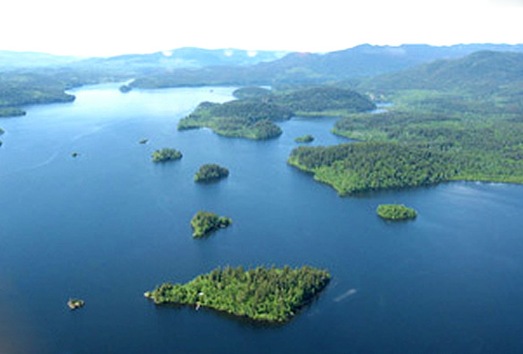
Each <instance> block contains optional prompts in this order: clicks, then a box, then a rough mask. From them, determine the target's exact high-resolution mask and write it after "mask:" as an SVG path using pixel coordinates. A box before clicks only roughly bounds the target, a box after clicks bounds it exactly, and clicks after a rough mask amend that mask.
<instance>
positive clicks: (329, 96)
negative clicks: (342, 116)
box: [274, 86, 376, 115]
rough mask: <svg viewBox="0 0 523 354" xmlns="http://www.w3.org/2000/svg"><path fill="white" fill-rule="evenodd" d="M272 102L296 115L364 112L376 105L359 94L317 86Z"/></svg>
mask: <svg viewBox="0 0 523 354" xmlns="http://www.w3.org/2000/svg"><path fill="white" fill-rule="evenodd" d="M274 101H275V102H277V103H279V104H281V105H284V106H285V107H287V108H288V109H290V110H292V111H294V112H296V114H298V115H321V114H322V113H327V114H328V113H329V112H336V113H340V111H341V112H343V113H353V112H365V111H370V110H373V109H375V108H376V105H375V104H374V103H373V102H372V101H371V100H370V99H368V98H367V97H365V96H363V95H361V94H360V93H358V92H356V91H353V90H348V89H343V88H339V87H334V86H318V87H312V88H307V89H301V90H295V91H291V92H288V93H284V94H280V95H276V96H274Z"/></svg>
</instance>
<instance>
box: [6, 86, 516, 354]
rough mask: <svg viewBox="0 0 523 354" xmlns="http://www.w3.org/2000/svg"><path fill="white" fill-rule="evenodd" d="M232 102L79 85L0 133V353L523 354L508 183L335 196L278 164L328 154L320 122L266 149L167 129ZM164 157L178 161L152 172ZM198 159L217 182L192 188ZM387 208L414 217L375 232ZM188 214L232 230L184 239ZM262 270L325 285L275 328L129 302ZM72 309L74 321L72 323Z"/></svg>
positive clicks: (331, 140)
mask: <svg viewBox="0 0 523 354" xmlns="http://www.w3.org/2000/svg"><path fill="white" fill-rule="evenodd" d="M231 92H232V88H214V89H212V90H211V89H209V88H196V89H169V90H161V91H142V92H140V91H133V92H130V93H128V94H121V93H120V92H119V91H118V90H117V85H107V86H95V87H87V88H84V89H80V90H78V91H76V92H75V94H76V95H77V100H76V101H75V102H74V103H71V104H60V105H49V106H39V107H32V108H30V109H29V110H28V115H27V116H25V117H21V118H12V119H5V120H1V121H0V126H1V127H2V128H4V129H5V130H6V134H4V135H3V136H2V140H3V142H4V145H3V146H2V147H1V148H0V196H1V198H0V211H1V212H0V353H7V354H11V353H44V354H47V353H126V354H127V353H317V352H325V353H521V352H523V300H522V295H523V257H522V256H521V255H522V254H523V233H522V230H523V218H521V215H522V210H523V187H521V186H514V185H503V184H476V183H451V184H445V185H440V186H438V187H434V188H424V189H415V190H407V191H395V192H386V193H378V194H373V195H368V196H365V197H359V198H340V197H338V196H337V195H336V193H335V192H334V191H333V190H332V189H331V188H329V187H328V186H325V185H322V184H319V183H317V182H314V181H313V179H312V178H311V177H310V176H309V175H307V174H304V173H301V172H299V171H297V170H295V169H293V168H291V167H289V166H287V165H286V159H287V157H288V154H289V152H290V150H291V149H292V148H294V147H295V146H296V143H294V138H295V137H297V136H301V135H304V134H312V135H314V136H315V137H316V140H315V141H314V143H313V144H316V145H324V144H325V145H329V144H335V143H339V142H341V141H343V140H341V138H337V137H335V136H334V135H332V134H331V133H330V132H329V130H330V129H331V127H332V124H333V122H334V121H333V120H330V119H327V120H321V119H293V120H291V121H289V122H285V123H282V124H281V126H282V128H283V129H284V132H285V133H284V134H283V135H282V136H281V137H280V138H279V139H276V140H272V141H267V142H254V141H247V140H241V139H227V138H222V137H219V136H217V135H215V134H213V133H212V132H210V131H209V130H205V129H203V130H194V131H185V132H177V131H176V122H177V120H178V119H180V118H181V117H183V116H184V115H186V114H187V113H189V112H190V111H191V110H192V109H193V108H194V107H195V106H196V105H197V104H198V103H199V102H201V101H204V100H211V101H216V102H222V101H226V100H229V99H231ZM143 138H147V139H149V142H148V144H145V145H141V144H139V143H138V142H139V140H141V139H143ZM162 147H174V148H176V149H179V150H181V151H182V152H183V154H184V157H183V159H182V160H181V161H178V162H174V163H171V164H165V165H156V164H153V163H152V162H151V161H150V154H151V153H152V152H153V151H154V150H155V149H157V148H162ZM72 152H78V153H79V156H78V157H77V158H73V157H71V153H72ZM207 162H216V163H219V164H223V165H224V166H226V167H228V168H229V169H230V171H231V174H230V176H229V178H228V179H226V180H224V181H222V182H220V183H218V184H212V185H197V184H195V183H194V182H193V180H192V177H193V175H194V172H195V171H196V170H197V168H198V167H199V166H200V165H201V164H203V163H207ZM389 202H401V203H405V204H407V205H410V206H412V207H414V208H416V209H417V210H418V212H419V217H418V218H417V219H416V220H415V221H413V222H407V223H400V224H391V223H387V222H384V221H382V220H380V219H379V218H378V217H377V216H376V215H375V208H376V206H377V205H378V204H380V203H389ZM200 209H206V210H210V211H214V212H217V213H219V214H223V215H227V216H230V217H231V218H232V219H233V221H234V224H233V226H232V227H230V228H228V229H226V230H221V231H220V232H219V233H217V234H215V235H214V236H212V237H211V238H209V239H206V240H193V239H192V237H191V229H190V226H189V220H190V218H191V217H192V215H193V214H194V213H196V212H197V211H198V210H200ZM272 264H274V265H277V266H281V265H284V264H290V265H292V266H301V265H303V264H309V265H312V266H316V267H324V268H327V269H329V270H330V272H331V274H332V275H333V280H332V282H331V284H330V285H329V286H328V288H327V289H326V291H325V292H324V293H323V294H322V296H321V297H320V298H319V299H318V300H317V301H315V302H314V303H313V304H311V305H310V306H309V307H308V308H306V309H305V310H304V311H302V312H301V313H299V314H298V315H297V316H296V318H294V319H293V320H292V321H291V322H290V323H288V324H286V325H284V326H278V327H271V326H260V325H254V324H252V323H248V322H244V321H239V320H236V319H231V318H229V317H227V316H224V315H220V314H216V313H214V312H212V311H209V310H200V311H195V310H194V309H190V308H182V309H175V308H165V307H161V308H157V307H155V306H154V305H153V304H151V303H150V302H148V301H147V300H146V299H145V298H144V297H143V292H144V291H146V290H149V289H152V288H153V287H154V286H156V285H157V284H159V283H161V282H164V281H167V280H169V281H174V282H185V281H188V280H190V279H192V278H193V277H195V276H196V275H198V274H200V273H203V272H208V271H210V270H211V269H213V268H215V267H217V266H223V265H233V266H235V265H243V266H246V267H248V266H257V265H272ZM69 297H80V298H82V299H84V300H85V301H86V306H85V308H83V309H82V310H79V311H75V312H71V311H69V310H68V308H67V307H66V301H67V299H68V298H69Z"/></svg>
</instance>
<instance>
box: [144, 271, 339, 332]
mask: <svg viewBox="0 0 523 354" xmlns="http://www.w3.org/2000/svg"><path fill="white" fill-rule="evenodd" d="M329 280H330V274H329V273H328V272H327V271H325V270H320V269H316V268H312V267H309V266H303V267H301V268H296V269H292V268H290V267H288V266H285V267H283V268H275V267H272V268H264V267H257V268H254V269H250V270H244V269H243V268H242V267H241V266H240V267H237V268H232V267H225V268H217V269H214V270H213V271H211V272H210V273H207V274H203V275H200V276H198V277H196V278H195V279H194V280H192V281H190V282H188V283H186V284H170V283H164V284H162V285H160V286H158V287H157V288H156V289H155V290H153V291H151V292H147V293H146V296H147V297H149V298H151V299H153V300H154V302H155V303H156V304H167V303H175V304H180V305H196V306H197V307H200V306H203V307H209V308H212V309H215V310H218V311H223V312H227V313H230V314H233V315H236V316H242V317H248V318H250V319H253V320H256V321H265V322H285V321H288V320H290V319H291V318H292V317H293V316H294V315H295V313H296V311H298V310H299V309H300V308H302V307H303V306H305V305H306V304H308V303H309V302H310V301H311V300H312V299H313V298H314V297H315V296H317V294H319V293H320V292H321V291H322V290H323V289H324V288H325V286H327V284H328V283H329Z"/></svg>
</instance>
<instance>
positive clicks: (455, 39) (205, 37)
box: [0, 0, 523, 56]
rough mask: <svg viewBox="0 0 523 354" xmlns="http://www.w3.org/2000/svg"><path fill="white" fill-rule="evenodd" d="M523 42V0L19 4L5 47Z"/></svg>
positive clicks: (67, 0) (316, 48)
mask: <svg viewBox="0 0 523 354" xmlns="http://www.w3.org/2000/svg"><path fill="white" fill-rule="evenodd" d="M486 42H491V43H511V44H514V43H523V0H424V1H423V0H395V1H390V0H361V1H352V0H321V1H297V0H256V1H254V0H251V1H249V0H182V1H176V0H147V1H145V0H13V1H2V2H1V4H0V49H4V50H18V51H40V52H47V53H53V54H66V55H83V56H88V55H97V56H109V55H116V54H123V53H147V52H155V51H161V50H168V49H175V48H179V47H184V46H196V47H203V48H241V49H249V50H260V49H269V50H292V51H313V52H326V51H333V50H339V49H345V48H350V47H353V46H355V45H358V44H362V43H370V44H380V45H385V44H388V45H399V44H403V43H429V44H434V45H449V44H457V43H486Z"/></svg>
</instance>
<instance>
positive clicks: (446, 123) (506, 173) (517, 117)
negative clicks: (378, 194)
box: [288, 53, 523, 195]
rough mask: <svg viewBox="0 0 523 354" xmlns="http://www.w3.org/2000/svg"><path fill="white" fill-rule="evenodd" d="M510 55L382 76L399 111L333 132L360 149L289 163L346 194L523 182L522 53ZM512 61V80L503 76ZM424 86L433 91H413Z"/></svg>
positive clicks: (302, 152)
mask: <svg viewBox="0 0 523 354" xmlns="http://www.w3.org/2000/svg"><path fill="white" fill-rule="evenodd" d="M507 57H508V58H505V56H504V55H503V54H498V53H495V54H491V53H479V54H474V55H471V56H469V57H466V58H464V59H459V60H455V61H444V62H440V63H437V70H436V69H433V66H434V65H436V64H428V65H427V66H425V67H423V68H421V69H420V68H418V69H412V70H410V71H406V72H404V73H403V76H402V73H397V74H393V75H387V76H384V77H378V78H376V79H374V80H376V82H377V83H379V85H378V84H375V87H374V88H375V89H377V87H379V90H380V91H376V92H374V94H375V96H378V95H379V96H381V97H387V98H388V99H389V100H391V101H392V102H393V103H394V104H393V106H391V107H388V108H387V110H386V111H385V112H382V113H379V114H371V113H357V114H348V115H345V116H343V118H341V119H340V120H339V121H338V122H337V123H336V124H335V126H334V128H333V132H334V133H335V134H338V135H342V136H345V137H347V138H350V139H355V140H357V142H356V143H352V144H342V145H338V146H332V147H299V148H297V149H295V150H293V151H292V152H291V155H290V157H289V160H288V161H289V163H290V164H291V165H293V166H296V167H298V168H300V169H302V170H305V171H308V172H311V173H313V174H314V178H315V179H316V180H318V181H321V182H324V183H327V184H329V185H331V186H333V187H334V188H335V189H336V190H337V191H338V192H339V193H340V194H342V195H347V194H355V193H361V192H368V191H373V190H381V189H390V188H405V187H416V186H420V185H431V184H436V183H440V182H445V181H452V180H473V181H491V182H509V183H523V162H522V161H523V160H522V159H521V158H522V157H523V125H522V123H523V118H522V117H523V107H522V106H521V104H520V103H519V102H521V101H522V98H523V91H522V90H521V88H520V87H523V86H519V85H515V84H514V83H517V82H520V83H523V55H521V54H514V53H508V54H507ZM514 57H516V58H519V61H517V60H514ZM475 63H476V65H474V64H475ZM506 63H511V65H512V67H511V68H510V69H509V71H510V72H511V73H512V74H513V75H512V76H510V75H501V74H498V73H499V72H500V70H501V69H500V68H502V67H503V65H504V64H506ZM463 66H465V67H469V66H470V67H477V66H481V68H482V70H480V71H473V72H470V70H468V71H467V70H464V69H463V70H461V69H460V70H458V69H456V68H461V67H463ZM489 68H490V69H489ZM431 69H433V70H434V71H432V70H431ZM423 70H424V71H425V72H426V75H422V72H423ZM412 71H415V72H416V76H415V77H416V80H414V79H413V76H412ZM460 73H461V76H460ZM516 73H519V75H517V74H516ZM491 76H493V77H496V79H495V80H493V81H488V80H485V77H487V78H488V77H491ZM390 77H394V80H391V81H389V80H390ZM451 78H452V79H451ZM420 82H430V83H431V85H428V87H429V88H426V89H423V88H417V89H410V87H417V85H418V84H419V83H420ZM489 82H490V88H489V86H488V83H489ZM409 83H411V84H409ZM458 83H459V85H458ZM365 85H367V87H372V80H371V83H370V84H369V83H366V84H365ZM398 85H399V87H400V88H398ZM362 88H363V87H362ZM436 88H437V89H436ZM444 88H447V89H444Z"/></svg>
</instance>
